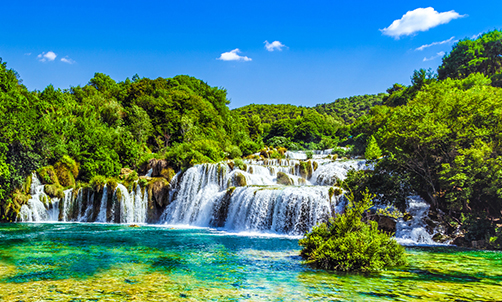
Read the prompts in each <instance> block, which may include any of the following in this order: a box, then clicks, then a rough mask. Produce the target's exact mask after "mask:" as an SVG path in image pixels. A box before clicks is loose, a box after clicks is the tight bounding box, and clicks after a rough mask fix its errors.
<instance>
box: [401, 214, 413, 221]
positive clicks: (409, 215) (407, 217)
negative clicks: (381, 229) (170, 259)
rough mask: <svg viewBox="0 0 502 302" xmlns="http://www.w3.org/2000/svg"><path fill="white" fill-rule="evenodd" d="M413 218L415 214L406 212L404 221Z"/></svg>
mask: <svg viewBox="0 0 502 302" xmlns="http://www.w3.org/2000/svg"><path fill="white" fill-rule="evenodd" d="M412 219H413V216H411V214H410V213H404V215H403V220H404V221H409V220H412Z"/></svg>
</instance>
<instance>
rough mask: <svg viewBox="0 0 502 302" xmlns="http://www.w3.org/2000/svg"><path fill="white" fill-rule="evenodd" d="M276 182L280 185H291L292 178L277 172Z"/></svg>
mask: <svg viewBox="0 0 502 302" xmlns="http://www.w3.org/2000/svg"><path fill="white" fill-rule="evenodd" d="M277 183H278V184H280V185H285V186H291V185H293V180H292V179H291V178H290V177H289V176H288V175H287V174H286V173H284V172H277Z"/></svg>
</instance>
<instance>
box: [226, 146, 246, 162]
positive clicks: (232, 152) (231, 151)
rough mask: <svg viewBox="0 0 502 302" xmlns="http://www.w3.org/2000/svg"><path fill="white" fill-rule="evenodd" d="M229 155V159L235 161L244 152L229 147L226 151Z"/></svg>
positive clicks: (237, 148)
mask: <svg viewBox="0 0 502 302" xmlns="http://www.w3.org/2000/svg"><path fill="white" fill-rule="evenodd" d="M225 151H226V152H227V153H228V158H230V159H234V158H238V157H241V156H242V151H241V149H239V147H237V146H235V145H232V146H230V147H227V148H226V150H225Z"/></svg>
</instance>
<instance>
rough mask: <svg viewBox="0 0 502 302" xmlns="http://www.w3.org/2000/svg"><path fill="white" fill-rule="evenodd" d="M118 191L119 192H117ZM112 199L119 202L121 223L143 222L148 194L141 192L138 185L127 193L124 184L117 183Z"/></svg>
mask: <svg viewBox="0 0 502 302" xmlns="http://www.w3.org/2000/svg"><path fill="white" fill-rule="evenodd" d="M118 192H120V194H117V193H118ZM113 199H114V201H116V202H118V204H119V207H120V222H121V223H132V222H135V223H144V222H145V220H146V208H147V203H148V194H147V193H146V192H145V194H141V188H140V186H139V185H137V186H136V190H135V191H134V190H133V191H132V192H130V193H129V191H127V188H126V187H125V186H123V185H121V184H119V185H118V186H117V189H115V192H114V194H113Z"/></svg>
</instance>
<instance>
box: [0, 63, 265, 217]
mask: <svg viewBox="0 0 502 302" xmlns="http://www.w3.org/2000/svg"><path fill="white" fill-rule="evenodd" d="M227 104H228V100H227V98H226V91H225V90H224V89H220V88H215V87H210V86H209V85H207V84H206V83H204V82H202V81H200V80H198V79H195V78H193V77H189V76H176V77H174V78H172V79H163V78H158V79H155V80H151V79H147V78H139V77H138V76H135V77H133V79H132V80H129V79H126V80H125V81H123V82H119V83H117V82H115V81H114V80H112V79H111V78H110V77H109V76H107V75H104V74H101V73H96V74H95V76H94V77H93V78H92V79H91V80H90V81H89V84H88V85H86V86H84V87H79V86H77V87H72V88H71V89H69V90H60V89H54V87H52V86H48V87H47V88H46V89H44V90H43V91H32V92H30V91H28V90H27V88H26V87H25V86H23V85H22V84H20V80H19V76H18V75H17V73H16V72H15V71H13V70H12V69H8V68H7V66H6V63H1V64H0V127H1V129H2V131H1V132H0V200H1V207H0V208H1V213H0V218H1V219H2V220H4V219H9V220H10V219H13V215H14V214H15V211H16V209H19V207H20V203H22V202H23V199H22V198H21V197H19V196H21V194H17V193H20V192H19V191H20V190H21V189H22V185H23V182H24V181H25V179H26V177H27V176H29V175H30V173H31V172H32V171H35V170H37V169H40V168H42V167H46V166H54V167H56V165H61V163H62V162H64V161H65V160H64V159H65V158H66V159H67V160H66V162H68V161H69V160H70V161H73V162H76V163H78V167H79V169H78V171H77V172H76V174H75V175H74V176H73V177H74V178H75V180H77V181H83V182H89V181H91V180H92V179H93V178H95V177H97V176H104V177H116V176H118V175H119V173H120V171H121V168H131V169H135V170H141V169H144V167H145V164H146V163H147V161H148V160H149V159H151V158H154V157H155V158H160V159H166V160H167V162H168V164H169V166H170V167H171V169H175V170H179V169H183V168H186V167H189V166H191V165H194V164H197V163H201V162H217V161H220V160H223V159H224V158H227V157H240V156H241V155H243V154H250V153H253V152H256V151H258V149H259V147H260V146H259V145H257V144H256V143H255V142H253V141H252V140H251V139H250V137H249V135H248V132H247V130H246V129H245V128H243V127H241V126H240V123H238V122H236V121H237V119H236V117H235V116H234V114H232V113H231V112H230V110H229V109H228V107H227ZM56 170H57V169H56ZM60 170H61V169H60ZM39 174H40V173H39ZM56 183H58V184H59V183H61V185H63V186H67V185H70V184H73V183H74V181H68V180H61V179H60V180H59V181H58V182H56ZM49 184H51V183H49ZM21 191H22V190H21Z"/></svg>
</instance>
